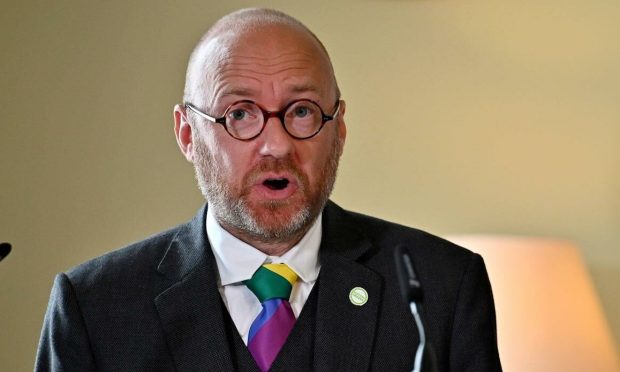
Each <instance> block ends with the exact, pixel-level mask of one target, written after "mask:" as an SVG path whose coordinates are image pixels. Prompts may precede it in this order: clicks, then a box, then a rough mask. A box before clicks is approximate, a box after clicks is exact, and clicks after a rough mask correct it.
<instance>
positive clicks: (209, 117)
mask: <svg viewBox="0 0 620 372" xmlns="http://www.w3.org/2000/svg"><path fill="white" fill-rule="evenodd" d="M185 107H186V108H188V109H190V110H192V111H193V112H195V113H196V114H198V116H202V117H203V118H205V119H207V120H209V121H212V122H214V123H217V118H214V117H213V116H209V115H207V114H205V113H204V112H202V111H200V110H198V109H197V108H195V107H194V106H193V105H192V104H191V103H186V104H185Z"/></svg>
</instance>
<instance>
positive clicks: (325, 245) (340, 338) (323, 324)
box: [314, 202, 383, 371]
mask: <svg viewBox="0 0 620 372" xmlns="http://www.w3.org/2000/svg"><path fill="white" fill-rule="evenodd" d="M323 216H324V221H323V223H324V225H323V226H324V230H323V239H322V243H321V250H320V259H321V273H320V275H319V281H318V290H319V292H318V304H317V322H316V324H317V327H316V340H315V353H314V355H315V360H314V366H315V369H316V370H325V371H336V370H340V371H342V370H355V371H364V370H368V369H369V367H370V358H371V354H372V346H373V344H374V339H375V331H376V326H377V319H378V314H379V305H380V303H381V300H382V296H383V281H382V279H381V277H380V276H379V275H377V274H376V273H374V272H373V271H372V270H370V269H368V268H367V267H365V266H364V265H362V264H360V263H358V262H356V261H357V260H359V259H360V257H362V256H363V255H364V254H365V253H367V252H369V251H370V250H371V249H372V248H373V247H372V245H371V243H370V241H369V240H368V239H367V238H366V237H365V236H364V234H363V233H362V232H360V231H358V230H357V227H356V226H355V224H354V223H353V221H350V217H349V216H347V215H346V214H345V213H344V211H343V210H342V209H340V208H339V207H338V206H336V205H335V204H333V203H331V202H329V203H328V205H327V206H326V208H325V211H324V214H323ZM353 288H362V289H363V290H364V291H366V293H367V294H368V300H367V302H365V303H364V304H362V305H355V304H353V301H351V299H350V293H351V290H352V289H353ZM358 291H360V290H359V289H358Z"/></svg>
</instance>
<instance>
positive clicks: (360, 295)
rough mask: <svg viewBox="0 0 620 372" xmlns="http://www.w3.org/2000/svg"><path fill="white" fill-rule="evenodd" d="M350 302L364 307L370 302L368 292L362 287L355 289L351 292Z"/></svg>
mask: <svg viewBox="0 0 620 372" xmlns="http://www.w3.org/2000/svg"><path fill="white" fill-rule="evenodd" d="M349 301H351V303H352V304H353V305H355V306H362V305H364V304H365V303H366V302H368V292H366V290H365V289H364V288H362V287H355V288H353V289H352V290H351V292H349Z"/></svg>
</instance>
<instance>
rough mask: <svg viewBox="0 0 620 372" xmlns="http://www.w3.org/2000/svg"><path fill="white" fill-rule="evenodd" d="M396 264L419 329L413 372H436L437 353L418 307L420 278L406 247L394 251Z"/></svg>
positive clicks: (420, 290)
mask: <svg viewBox="0 0 620 372" xmlns="http://www.w3.org/2000/svg"><path fill="white" fill-rule="evenodd" d="M394 262H395V263H396V272H397V273H398V283H399V284H400V293H401V295H402V296H403V299H404V300H405V302H406V303H408V304H409V309H410V310H411V315H413V319H414V320H415V324H416V326H417V328H418V336H419V339H420V343H419V344H418V348H417V350H416V353H415V360H414V363H413V369H412V370H411V371H412V372H435V371H437V362H436V360H435V353H434V352H433V349H432V347H431V345H430V343H429V342H428V341H427V340H426V332H425V331H424V324H423V323H422V317H421V315H420V312H419V311H418V306H419V305H420V303H421V302H422V297H423V296H422V285H421V284H420V281H419V280H418V276H417V275H416V272H415V270H414V268H413V260H412V259H411V256H410V254H409V252H408V250H407V247H405V246H404V245H398V246H396V249H395V250H394Z"/></svg>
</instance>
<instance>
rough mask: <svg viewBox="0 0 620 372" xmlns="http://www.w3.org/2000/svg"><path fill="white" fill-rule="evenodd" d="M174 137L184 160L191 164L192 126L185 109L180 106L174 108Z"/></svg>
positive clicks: (192, 151) (192, 147)
mask: <svg viewBox="0 0 620 372" xmlns="http://www.w3.org/2000/svg"><path fill="white" fill-rule="evenodd" d="M174 135H175V137H176V139H177V144H178V145H179V149H181V152H182V153H183V156H185V159H187V161H189V162H193V159H194V146H193V145H194V144H193V142H192V125H191V124H190V123H189V121H188V120H187V113H186V112H185V107H183V106H181V105H175V106H174Z"/></svg>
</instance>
